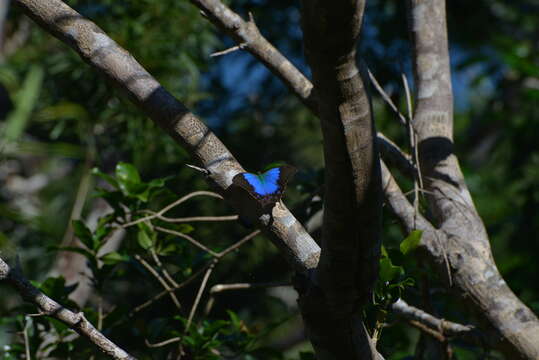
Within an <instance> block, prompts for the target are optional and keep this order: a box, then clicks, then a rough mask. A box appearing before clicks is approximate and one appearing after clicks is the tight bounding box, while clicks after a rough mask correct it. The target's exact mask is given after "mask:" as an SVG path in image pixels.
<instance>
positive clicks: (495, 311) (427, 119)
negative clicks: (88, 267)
mask: <svg viewBox="0 0 539 360" xmlns="http://www.w3.org/2000/svg"><path fill="white" fill-rule="evenodd" d="M408 5H409V6H408V19H409V29H410V33H411V38H412V40H413V44H412V45H413V64H414V79H415V85H416V98H417V106H416V110H415V116H414V121H413V127H414V129H415V131H416V133H417V135H418V150H419V160H420V163H421V164H420V167H421V171H422V174H423V178H424V179H425V190H426V193H427V194H429V195H428V196H427V199H428V201H429V205H430V210H431V212H432V213H433V214H434V216H435V217H436V220H437V222H438V225H439V227H440V229H441V231H443V233H445V234H446V236H445V237H443V239H442V241H441V244H442V246H443V247H444V251H443V252H442V253H444V254H447V258H448V259H449V261H450V264H449V265H450V268H451V270H452V273H453V275H452V277H453V278H454V280H455V281H454V283H455V285H456V287H457V288H458V290H459V292H460V293H461V294H462V295H464V296H465V297H466V298H467V299H469V300H470V302H471V304H472V305H473V307H474V308H475V310H476V311H477V313H478V314H479V315H481V316H483V317H484V318H486V320H487V321H488V323H490V325H492V327H493V328H494V329H495V330H496V331H498V332H499V333H500V335H501V336H502V338H503V340H504V343H503V344H502V345H503V347H502V348H501V350H502V351H504V352H505V353H506V354H507V355H508V358H524V359H538V358H539V319H538V318H537V317H536V315H535V314H534V313H533V312H532V311H531V310H530V309H529V308H528V307H527V306H526V305H525V304H523V303H522V302H521V301H520V300H519V299H518V298H517V297H516V296H515V294H514V293H513V292H512V291H511V289H510V288H509V287H508V286H507V284H506V283H505V281H504V280H503V278H502V277H501V275H500V273H499V271H498V269H497V267H496V264H495V263H494V259H493V257H492V253H491V249H490V243H489V239H488V234H487V233H486V229H485V226H484V224H483V222H482V220H481V218H480V216H479V214H478V213H477V210H476V209H475V206H474V204H473V200H472V197H471V194H470V192H469V190H468V187H467V186H466V183H465V181H464V176H463V174H462V171H461V169H460V166H459V163H458V159H457V157H456V155H455V153H454V144H453V94H452V88H451V71H450V61H449V49H448V40H447V39H448V35H447V25H446V12H445V7H446V4H445V1H444V0H409V1H408ZM449 240H450V241H449ZM427 248H428V247H427ZM428 249H429V251H430V252H431V254H432V255H434V258H435V259H439V258H437V254H436V252H435V251H433V249H430V248H428Z"/></svg>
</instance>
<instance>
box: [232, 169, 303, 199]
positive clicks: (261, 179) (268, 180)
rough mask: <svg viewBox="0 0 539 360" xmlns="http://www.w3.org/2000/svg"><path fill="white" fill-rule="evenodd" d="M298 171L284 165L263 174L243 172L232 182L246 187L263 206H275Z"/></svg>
mask: <svg viewBox="0 0 539 360" xmlns="http://www.w3.org/2000/svg"><path fill="white" fill-rule="evenodd" d="M295 173H296V168H294V167H293V166H290V165H283V166H279V167H276V168H272V169H269V170H268V171H266V172H265V173H263V174H260V175H257V174H251V173H241V174H238V175H236V176H234V178H233V179H232V183H233V184H235V185H238V186H240V187H242V188H243V189H245V190H246V191H247V192H248V193H249V194H250V195H251V196H252V197H254V198H255V199H256V200H257V201H258V202H259V203H260V205H261V206H262V207H263V208H266V207H273V205H275V203H276V202H277V201H279V200H280V199H281V197H282V195H283V192H284V190H285V188H286V184H287V183H288V180H290V178H291V177H292V176H293V175H294V174H295Z"/></svg>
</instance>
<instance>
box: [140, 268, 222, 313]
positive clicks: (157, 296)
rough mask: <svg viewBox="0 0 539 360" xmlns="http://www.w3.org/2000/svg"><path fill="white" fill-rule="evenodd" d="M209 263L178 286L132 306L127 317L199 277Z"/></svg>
mask: <svg viewBox="0 0 539 360" xmlns="http://www.w3.org/2000/svg"><path fill="white" fill-rule="evenodd" d="M210 265H211V263H208V264H206V265H205V266H203V267H202V268H201V269H199V270H198V271H197V272H195V273H194V274H193V275H191V276H190V277H189V278H188V279H186V280H184V281H183V282H181V283H180V284H178V286H175V287H173V288H171V289H170V290H164V291H162V292H160V293H159V294H157V295H155V296H154V297H152V298H151V299H149V300H148V301H146V302H144V303H142V304H140V305H139V306H137V307H136V308H134V309H133V310H132V311H131V312H130V313H129V317H133V316H134V315H135V314H136V313H138V312H139V311H141V310H143V309H145V308H147V307H148V306H150V305H152V304H153V303H154V302H156V301H157V300H159V299H161V298H162V297H163V296H165V295H166V294H168V293H170V292H172V291H177V290H180V289H182V288H183V287H185V286H187V285H189V284H190V283H191V282H193V280H195V279H196V278H197V277H199V276H200V275H202V273H203V272H204V271H206V269H207V268H208V267H209V266H210Z"/></svg>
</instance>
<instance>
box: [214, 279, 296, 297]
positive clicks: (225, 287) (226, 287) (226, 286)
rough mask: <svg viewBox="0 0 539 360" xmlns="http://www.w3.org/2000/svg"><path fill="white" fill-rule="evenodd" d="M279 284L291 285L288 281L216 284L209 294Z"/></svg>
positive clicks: (277, 285)
mask: <svg viewBox="0 0 539 360" xmlns="http://www.w3.org/2000/svg"><path fill="white" fill-rule="evenodd" d="M279 286H291V284H290V282H289V281H276V282H268V283H236V284H216V285H213V286H212V287H211V289H210V294H217V293H220V292H223V291H230V290H245V289H259V288H269V287H279Z"/></svg>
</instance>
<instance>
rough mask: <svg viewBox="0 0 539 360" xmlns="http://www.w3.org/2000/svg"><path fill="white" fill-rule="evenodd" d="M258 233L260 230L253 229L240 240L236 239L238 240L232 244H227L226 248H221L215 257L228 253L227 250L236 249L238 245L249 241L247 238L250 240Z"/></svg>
mask: <svg viewBox="0 0 539 360" xmlns="http://www.w3.org/2000/svg"><path fill="white" fill-rule="evenodd" d="M258 234H260V230H255V231H253V232H252V233H250V234H248V235H246V236H245V237H244V238H243V239H241V240H240V241H238V242H237V243H235V244H234V245H231V246H229V247H228V248H226V249H225V250H223V251H221V252H220V253H218V254H217V256H216V257H217V258H222V257H223V256H225V255H226V254H228V253H229V252H231V251H234V250H236V249H238V248H239V247H240V246H242V245H243V244H245V243H246V242H247V241H249V240H251V239H252V238H254V237H255V236H257V235H258Z"/></svg>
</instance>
